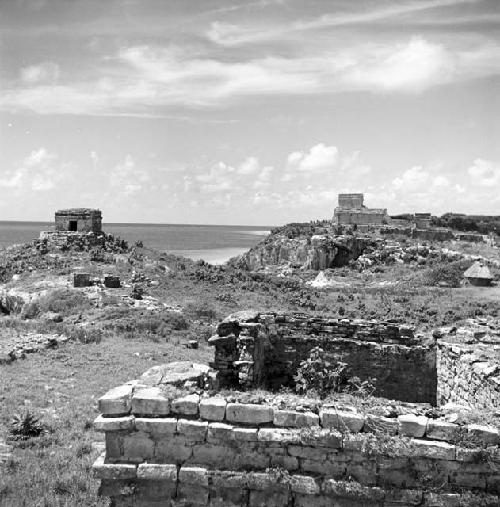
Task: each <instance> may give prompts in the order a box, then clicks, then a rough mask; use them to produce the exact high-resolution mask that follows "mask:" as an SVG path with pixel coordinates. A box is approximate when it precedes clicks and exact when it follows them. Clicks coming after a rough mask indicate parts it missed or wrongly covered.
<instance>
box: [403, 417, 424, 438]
mask: <svg viewBox="0 0 500 507" xmlns="http://www.w3.org/2000/svg"><path fill="white" fill-rule="evenodd" d="M427 421H428V419H427V417H424V416H417V415H414V414H405V415H400V416H399V417H398V433H399V434H400V435H404V436H407V437H417V438H420V437H423V436H424V435H425V430H426V428H427Z"/></svg>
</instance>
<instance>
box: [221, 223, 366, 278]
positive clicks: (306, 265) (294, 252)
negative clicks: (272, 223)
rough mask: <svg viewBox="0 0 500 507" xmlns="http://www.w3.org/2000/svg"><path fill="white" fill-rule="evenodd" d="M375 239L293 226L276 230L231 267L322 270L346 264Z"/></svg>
mask: <svg viewBox="0 0 500 507" xmlns="http://www.w3.org/2000/svg"><path fill="white" fill-rule="evenodd" d="M372 243H373V240H371V239H370V238H368V237H362V236H353V235H337V234H335V231H334V230H333V229H331V230H329V229H328V228H325V227H312V226H311V225H310V224H304V226H302V227H301V226H300V225H299V224H293V226H285V227H281V228H279V229H275V230H273V231H272V232H271V234H270V235H269V236H268V237H267V238H266V239H264V240H263V241H261V242H260V243H259V244H257V245H256V246H255V247H253V248H252V249H250V250H249V251H248V252H246V253H244V254H243V255H241V256H239V257H237V258H236V259H234V260H232V261H231V264H233V265H234V266H236V267H238V268H240V269H247V270H250V271H258V270H261V269H264V268H266V267H268V266H279V265H290V266H291V267H299V268H302V269H312V270H320V269H327V268H333V267H340V266H344V265H346V264H347V263H348V262H349V261H351V260H355V259H357V258H358V257H359V256H360V255H361V254H362V253H363V252H364V251H365V250H366V248H367V247H368V246H370V245H372Z"/></svg>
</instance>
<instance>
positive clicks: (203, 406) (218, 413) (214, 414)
mask: <svg viewBox="0 0 500 507" xmlns="http://www.w3.org/2000/svg"><path fill="white" fill-rule="evenodd" d="M226 405H227V402H226V400H225V399H224V398H204V399H202V400H201V401H200V417H201V418H202V419H207V420H208V421H223V420H224V417H225V416H226Z"/></svg>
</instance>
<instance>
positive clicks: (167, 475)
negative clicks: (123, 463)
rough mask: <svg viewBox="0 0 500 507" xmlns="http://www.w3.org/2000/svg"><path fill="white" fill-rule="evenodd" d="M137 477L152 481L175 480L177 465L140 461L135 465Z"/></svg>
mask: <svg viewBox="0 0 500 507" xmlns="http://www.w3.org/2000/svg"><path fill="white" fill-rule="evenodd" d="M137 478H138V479H144V480H154V481H159V480H161V481H169V482H173V483H175V482H176V481H177V466H176V465H164V464H151V463H141V464H140V465H139V466H138V467H137Z"/></svg>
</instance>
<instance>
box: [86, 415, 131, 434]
mask: <svg viewBox="0 0 500 507" xmlns="http://www.w3.org/2000/svg"><path fill="white" fill-rule="evenodd" d="M94 429H95V430H96V431H131V430H133V429H134V418H133V417H132V416H125V417H102V415H100V416H98V417H97V418H96V419H95V421H94Z"/></svg>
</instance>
